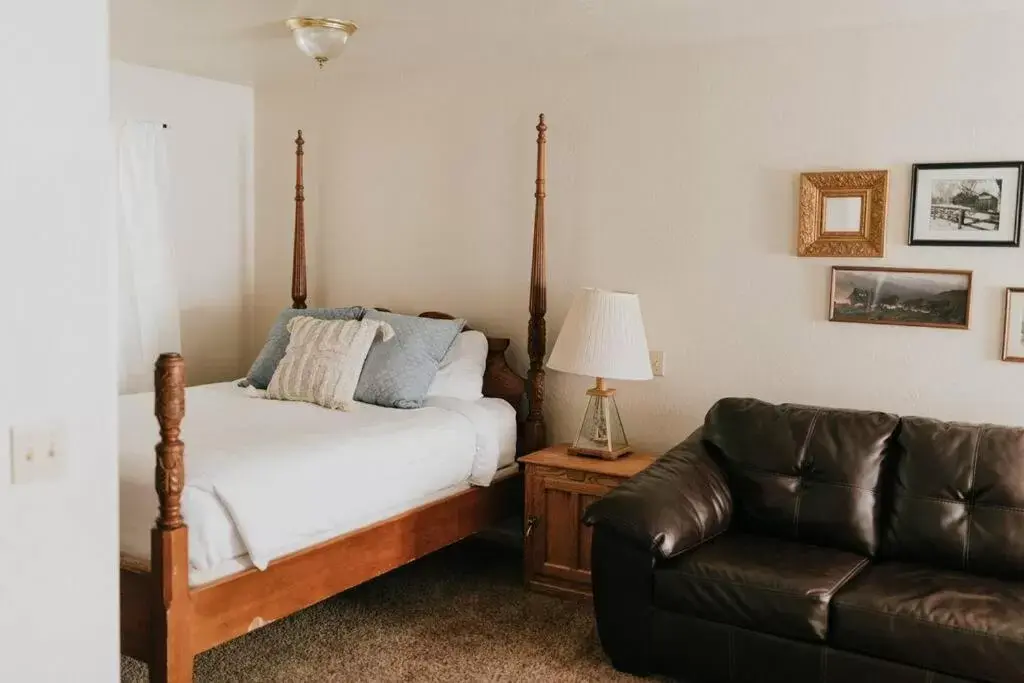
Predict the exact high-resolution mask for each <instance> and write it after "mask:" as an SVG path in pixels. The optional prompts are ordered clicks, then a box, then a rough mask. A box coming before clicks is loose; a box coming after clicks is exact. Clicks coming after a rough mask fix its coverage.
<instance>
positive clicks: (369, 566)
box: [121, 114, 547, 683]
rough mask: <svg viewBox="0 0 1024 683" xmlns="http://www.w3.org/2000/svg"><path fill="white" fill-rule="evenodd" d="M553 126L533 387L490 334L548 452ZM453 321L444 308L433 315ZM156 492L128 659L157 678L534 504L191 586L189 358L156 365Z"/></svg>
mask: <svg viewBox="0 0 1024 683" xmlns="http://www.w3.org/2000/svg"><path fill="white" fill-rule="evenodd" d="M546 130H547V126H546V125H545V124H544V115H543V114H541V116H540V121H539V123H538V125H537V133H538V135H537V179H536V191H535V194H534V197H535V199H536V212H535V215H534V226H533V262H532V270H531V276H530V322H529V328H528V353H529V357H530V367H529V372H528V373H527V378H526V379H525V380H524V379H523V378H522V377H520V376H519V375H517V374H516V373H514V372H513V371H512V369H511V368H510V367H509V365H508V363H507V361H506V358H505V352H506V349H507V348H508V346H509V340H508V339H490V340H489V341H490V352H489V354H488V359H487V370H486V374H485V377H484V394H485V395H487V396H492V397H498V398H502V399H505V400H507V401H509V402H510V403H512V405H513V406H514V407H516V408H517V410H519V409H520V408H521V407H522V406H523V404H524V401H525V405H526V415H525V419H524V420H523V421H522V423H521V425H520V431H519V439H518V444H517V450H518V451H519V452H520V453H527V452H531V451H535V450H538V449H540V448H542V447H543V446H544V445H546V434H545V426H544V417H543V414H542V406H543V400H544V369H543V359H544V353H545V325H544V315H545V313H546V306H547V284H546V276H545V272H546V271H545V253H544V199H545V177H544V172H545V145H546V134H545V131H546ZM303 143H304V141H303V139H302V131H299V135H298V137H297V138H296V140H295V144H296V150H295V159H296V165H295V170H296V183H295V244H294V255H293V261H292V305H293V307H294V308H305V307H306V251H305V221H304V211H303V202H304V196H303V181H302V157H303V149H302V146H303ZM422 315H424V316H430V317H450V316H447V315H445V314H443V313H436V312H429V313H424V314H422ZM155 384H156V417H157V421H158V422H159V425H160V441H159V443H158V444H157V445H156V471H155V474H156V477H155V483H156V492H157V495H158V496H159V499H160V510H159V516H158V517H157V519H156V523H155V525H154V527H153V531H152V537H151V542H152V549H151V556H150V562H149V563H148V565H147V564H146V563H144V562H142V563H140V562H139V561H137V560H131V559H129V558H122V560H121V652H122V653H124V654H126V655H129V656H131V657H134V658H136V659H139V660H142V661H144V662H146V663H147V664H148V666H149V677H150V681H151V682H152V683H186V682H188V681H191V680H192V665H193V659H194V657H195V655H197V654H198V653H200V652H204V651H206V650H209V649H210V648H213V647H216V646H217V645H220V644H221V643H224V642H226V641H229V640H231V639H233V638H237V637H238V636H240V635H243V634H245V633H247V632H249V631H253V630H255V629H257V628H260V627H261V626H264V625H266V624H268V623H270V622H272V621H274V620H275V619H280V618H282V617H285V616H287V615H289V614H292V613H293V612H296V611H298V610H301V609H303V608H305V607H309V606H310V605H313V604H315V603H317V602H320V601H321V600H324V599H326V598H329V597H331V596H333V595H336V594H337V593H340V592H342V591H344V590H346V589H348V588H351V587H353V586H356V585H358V584H361V583H363V582H365V581H368V580H369V579H372V578H374V577H376V576H379V575H381V574H384V573H385V572H388V571H390V570H392V569H394V568H396V567H399V566H401V565H403V564H406V563H408V562H411V561H413V560H415V559H417V558H419V557H422V556H424V555H426V554H428V553H431V552H433V551H435V550H438V549H440V548H443V547H445V546H447V545H450V544H452V543H454V542H456V541H458V540H460V539H463V538H465V537H467V536H469V535H471V534H474V533H476V532H478V531H481V530H483V529H485V528H487V527H489V526H492V525H494V524H495V523H496V522H498V521H500V520H502V519H504V518H506V517H508V516H509V515H511V514H514V513H515V512H516V511H517V510H519V509H521V506H522V477H521V476H520V475H519V474H518V473H517V474H516V475H515V476H512V477H508V478H506V479H503V480H501V481H498V482H495V483H494V484H492V485H491V486H489V487H485V488H481V487H472V488H469V489H466V490H464V491H461V492H459V493H455V494H453V495H451V496H449V497H447V498H444V499H441V500H437V501H434V502H432V503H428V504H426V505H422V506H420V507H417V508H415V509H412V510H409V511H408V512H405V513H402V514H400V515H397V516H395V517H391V518H389V519H386V520H384V521H381V522H377V523H376V524H373V525H371V526H368V527H364V528H362V529H358V530H356V531H353V532H351V533H348V534H344V535H342V536H339V537H337V538H334V539H332V540H330V541H326V542H324V543H320V544H318V545H315V546H313V547H311V548H306V549H305V550H301V551H299V552H296V553H293V554H291V555H287V556H285V557H282V558H280V559H277V560H274V561H273V562H271V563H270V565H269V566H268V567H267V569H266V570H265V571H259V570H257V569H248V570H245V571H242V572H239V573H236V574H232V575H230V576H226V577H224V578H222V579H219V580H216V581H213V582H211V583H207V584H203V585H201V586H196V587H190V586H189V577H188V574H189V561H188V528H187V527H186V525H185V522H184V519H183V518H182V514H181V495H182V490H183V489H184V485H185V445H184V444H183V443H182V441H181V439H180V436H181V423H182V419H183V418H184V416H185V361H184V360H183V359H182V357H181V356H180V355H178V354H163V355H161V356H160V358H159V359H158V360H157V362H156V372H155Z"/></svg>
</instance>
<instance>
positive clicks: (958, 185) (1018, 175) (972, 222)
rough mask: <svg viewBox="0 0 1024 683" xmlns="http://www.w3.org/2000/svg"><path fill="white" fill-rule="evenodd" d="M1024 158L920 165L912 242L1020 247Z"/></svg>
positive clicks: (915, 183) (914, 177)
mask: <svg viewBox="0 0 1024 683" xmlns="http://www.w3.org/2000/svg"><path fill="white" fill-rule="evenodd" d="M1022 205H1024V161H986V162H967V163H944V164H915V165H914V169H913V174H912V180H911V194H910V235H909V244H910V245H911V246H929V247H937V246H942V247H1018V246H1020V228H1021V209H1022Z"/></svg>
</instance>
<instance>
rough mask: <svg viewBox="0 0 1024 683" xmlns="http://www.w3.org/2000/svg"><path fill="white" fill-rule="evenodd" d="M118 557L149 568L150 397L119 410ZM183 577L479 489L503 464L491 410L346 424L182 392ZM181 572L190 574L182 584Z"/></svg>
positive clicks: (210, 390) (501, 435)
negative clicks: (465, 488)
mask: <svg viewBox="0 0 1024 683" xmlns="http://www.w3.org/2000/svg"><path fill="white" fill-rule="evenodd" d="M120 424H121V426H120V435H121V442H120V483H121V486H120V489H121V550H122V552H123V553H125V554H127V555H130V556H134V557H139V558H146V557H148V556H149V529H150V528H151V527H152V523H153V518H154V517H155V515H156V510H157V498H156V493H155V492H154V490H153V464H154V455H153V444H154V443H155V442H156V440H157V436H158V434H157V428H156V420H155V418H154V417H153V395H152V394H135V395H131V396H123V397H121V399H120ZM182 439H183V440H184V441H185V468H186V486H185V491H184V493H183V498H182V509H183V514H184V517H185V521H186V523H187V524H188V526H189V560H190V565H191V567H190V569H191V570H193V571H194V572H195V573H196V574H197V575H202V574H204V573H207V574H208V573H209V570H210V569H212V568H215V567H217V566H219V565H222V564H223V563H224V562H226V561H230V560H237V558H239V557H242V556H245V555H248V558H247V559H248V560H250V561H251V563H252V564H253V565H255V566H257V567H259V568H265V567H266V566H267V563H268V562H269V561H270V560H273V559H274V558H277V557H280V556H282V555H286V554H288V553H291V552H294V551H296V550H300V549H302V548H304V547H308V546H309V545H312V544H315V543H317V542H320V541H321V540H323V539H324V538H329V537H331V536H335V535H339V534H343V533H346V532H348V531H352V530H354V529H358V528H360V527H362V526H366V525H368V524H372V523H374V522H377V521H380V520H381V519H385V518H387V517H389V516H391V515H393V514H397V513H398V512H401V511H402V510H404V509H409V508H411V507H414V506H415V505H418V504H421V502H422V501H424V500H426V499H429V498H430V497H431V496H432V495H436V494H437V493H438V492H440V491H444V490H446V489H449V488H451V487H453V486H457V485H460V484H462V485H466V484H467V483H473V484H477V485H487V484H489V483H490V482H491V479H492V478H493V477H494V474H495V472H496V471H497V470H498V469H499V468H500V467H502V466H504V465H507V464H509V463H510V462H512V461H513V459H514V456H515V412H514V411H513V410H512V408H511V406H509V405H508V404H507V403H505V402H504V401H501V400H499V399H481V400H479V401H460V400H457V399H447V398H433V399H429V401H428V405H427V407H424V408H421V409H418V410H397V409H393V408H381V407H378V406H371V405H365V404H360V405H359V406H358V409H357V410H355V411H353V412H347V413H346V412H339V411H332V410H327V409H325V408H321V407H319V406H315V405H312V404H307V403H292V402H283V401H268V400H262V399H254V398H252V397H250V396H249V395H247V393H246V391H245V390H243V389H240V388H238V387H236V386H235V385H234V383H224V384H212V385H206V386H200V387H192V388H190V389H188V392H187V396H186V416H185V421H184V423H183V426H182ZM192 573H193V572H190V575H191V574H192Z"/></svg>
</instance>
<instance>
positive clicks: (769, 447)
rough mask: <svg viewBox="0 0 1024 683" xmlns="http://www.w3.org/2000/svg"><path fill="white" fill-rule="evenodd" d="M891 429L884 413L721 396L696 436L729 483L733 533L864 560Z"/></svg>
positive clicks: (876, 518) (874, 530)
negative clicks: (797, 543) (837, 551)
mask: <svg viewBox="0 0 1024 683" xmlns="http://www.w3.org/2000/svg"><path fill="white" fill-rule="evenodd" d="M898 424H899V418H898V417H896V416H895V415H889V414H887V413H875V412H861V411H852V410H835V409H830V408H814V407H809V406H798V405H772V404H770V403H764V402H763V401H758V400H755V399H739V398H727V399H722V400H721V401H719V402H718V403H716V404H715V405H714V406H713V407H712V408H711V411H710V412H709V413H708V415H707V418H706V420H705V423H704V439H705V440H706V442H707V443H709V444H710V445H711V447H712V448H711V451H712V453H714V454H715V455H716V457H717V458H718V459H719V462H720V465H721V466H722V467H723V469H724V470H725V472H726V476H727V477H728V478H729V486H730V489H731V491H732V495H733V504H734V515H733V519H734V520H735V521H736V523H737V524H738V525H739V526H740V527H741V528H743V529H745V530H747V531H750V532H753V533H764V534H770V535H773V536H777V537H782V538H789V539H793V540H799V541H804V542H807V543H813V544H816V545H822V546H829V547H833V548H839V549H841V550H849V551H851V552H856V553H860V554H862V555H867V556H869V557H870V556H874V554H875V553H876V552H877V550H878V545H879V536H880V526H881V522H880V517H881V504H882V498H881V496H880V495H879V485H880V484H879V480H880V478H881V476H882V469H883V465H884V463H885V461H886V458H887V457H888V456H889V454H890V449H889V448H888V445H889V441H890V439H891V437H892V436H893V433H894V432H895V431H896V427H897V425H898Z"/></svg>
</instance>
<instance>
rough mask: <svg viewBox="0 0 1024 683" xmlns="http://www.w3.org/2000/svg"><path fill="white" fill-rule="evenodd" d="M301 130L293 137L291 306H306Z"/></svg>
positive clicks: (302, 143) (303, 142)
mask: <svg viewBox="0 0 1024 683" xmlns="http://www.w3.org/2000/svg"><path fill="white" fill-rule="evenodd" d="M305 143H306V141H305V140H303V139H302V131H301V130H300V131H299V134H298V137H296V138H295V237H294V243H293V245H292V308H305V307H306V213H305V202H306V195H305V187H304V186H303V184H302V157H303V156H304V155H305V154H306V153H305V152H304V151H303V150H302V146H303V145H304V144H305Z"/></svg>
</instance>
